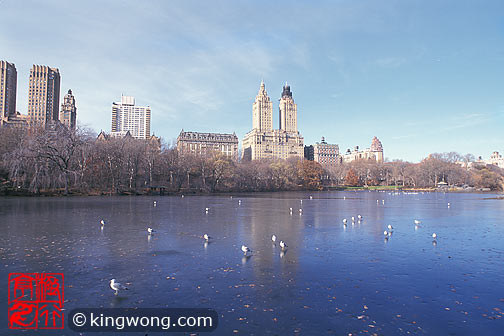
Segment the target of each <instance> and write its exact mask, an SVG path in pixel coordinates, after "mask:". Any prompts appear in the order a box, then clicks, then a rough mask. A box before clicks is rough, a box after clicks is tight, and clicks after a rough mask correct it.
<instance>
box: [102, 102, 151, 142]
mask: <svg viewBox="0 0 504 336" xmlns="http://www.w3.org/2000/svg"><path fill="white" fill-rule="evenodd" d="M150 119H151V108H150V107H149V106H135V98H134V97H129V96H121V102H120V103H112V128H111V132H110V136H112V137H118V136H119V137H120V136H124V135H125V134H126V133H127V132H128V131H129V132H130V134H131V136H132V137H134V138H136V139H147V138H148V137H150Z"/></svg>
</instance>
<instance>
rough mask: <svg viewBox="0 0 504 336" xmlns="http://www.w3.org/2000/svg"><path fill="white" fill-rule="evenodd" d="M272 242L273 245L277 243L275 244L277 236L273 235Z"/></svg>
mask: <svg viewBox="0 0 504 336" xmlns="http://www.w3.org/2000/svg"><path fill="white" fill-rule="evenodd" d="M271 241H272V242H273V243H275V242H276V236H275V235H272V236H271Z"/></svg>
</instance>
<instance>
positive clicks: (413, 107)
mask: <svg viewBox="0 0 504 336" xmlns="http://www.w3.org/2000/svg"><path fill="white" fill-rule="evenodd" d="M0 59H1V60H6V61H8V62H12V63H14V64H15V65H16V68H17V72H18V87H17V92H18V95H17V110H18V111H20V112H21V113H23V114H25V113H26V111H27V106H28V78H29V72H30V68H31V66H32V65H33V64H39V65H48V66H51V67H56V68H59V70H60V73H61V98H60V100H61V99H62V97H63V95H64V94H65V93H66V92H67V91H68V89H72V91H73V93H74V95H75V99H76V105H77V119H78V123H79V124H80V125H82V126H86V127H90V128H92V129H94V130H95V131H96V132H99V131H100V130H105V131H106V132H109V131H110V123H111V110H112V108H111V106H112V102H114V101H120V99H121V94H124V95H129V96H134V97H135V99H136V103H137V105H142V106H145V105H148V106H150V107H151V108H152V119H151V132H152V133H154V134H155V135H157V136H161V137H162V138H163V139H164V140H165V141H166V142H167V143H172V141H174V140H175V139H176V137H177V136H178V134H179V133H180V131H181V130H182V129H184V130H185V131H198V132H218V133H233V132H235V133H236V134H237V136H238V138H239V139H240V145H241V140H242V139H243V136H244V135H245V133H247V132H248V131H250V130H251V128H252V104H253V102H254V99H255V96H256V95H257V92H258V90H259V86H260V83H261V80H262V79H263V80H264V82H265V84H266V90H267V92H268V95H269V97H270V98H271V100H272V101H273V116H274V127H275V128H278V99H279V98H280V95H281V92H282V86H283V85H284V83H285V82H286V81H287V82H288V83H289V85H290V86H291V90H292V92H293V98H294V100H295V103H296V104H297V106H298V129H299V131H300V133H301V135H302V136H303V137H304V141H305V144H314V143H315V142H318V141H320V139H321V137H322V136H324V137H325V139H326V141H327V142H328V143H335V144H339V146H340V151H345V150H346V149H347V148H353V147H354V146H356V145H358V146H359V147H360V148H367V147H369V146H370V144H371V139H372V138H373V136H377V137H378V138H379V139H380V140H381V142H382V144H383V147H384V156H385V157H386V158H388V159H389V160H395V159H401V160H406V161H411V162H418V161H420V160H422V159H423V158H425V157H426V156H428V154H429V153H433V152H451V151H456V152H460V153H462V154H466V153H471V154H474V155H476V156H480V155H481V156H482V157H483V158H484V159H485V158H488V157H489V156H490V154H491V153H492V152H493V151H500V152H504V2H503V1H500V0H497V1H490V0H489V1H483V2H482V1H477V0H474V1H464V0H453V1H449V0H441V1H440V0H432V1H426V0H406V1H405V0H386V1H384V0H339V1H338V0H333V1H295V0H291V1H261V0H256V1H252V0H251V1H242V0H229V1H218V0H215V1H187V0H184V1H163V0H159V1H149V0H146V1H105V0H86V1H60V0H44V1H31V0H23V1H18V0H0Z"/></svg>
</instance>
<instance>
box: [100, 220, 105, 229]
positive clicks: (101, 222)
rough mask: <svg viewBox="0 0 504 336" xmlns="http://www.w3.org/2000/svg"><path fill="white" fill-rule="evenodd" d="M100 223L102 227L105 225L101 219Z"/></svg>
mask: <svg viewBox="0 0 504 336" xmlns="http://www.w3.org/2000/svg"><path fill="white" fill-rule="evenodd" d="M100 224H101V227H102V229H103V227H104V226H105V221H104V220H103V219H102V220H101V221H100Z"/></svg>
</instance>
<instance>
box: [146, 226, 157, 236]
mask: <svg viewBox="0 0 504 336" xmlns="http://www.w3.org/2000/svg"><path fill="white" fill-rule="evenodd" d="M147 232H148V233H149V234H150V235H151V234H152V233H153V232H156V231H154V230H152V229H151V228H150V227H149V228H147Z"/></svg>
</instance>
